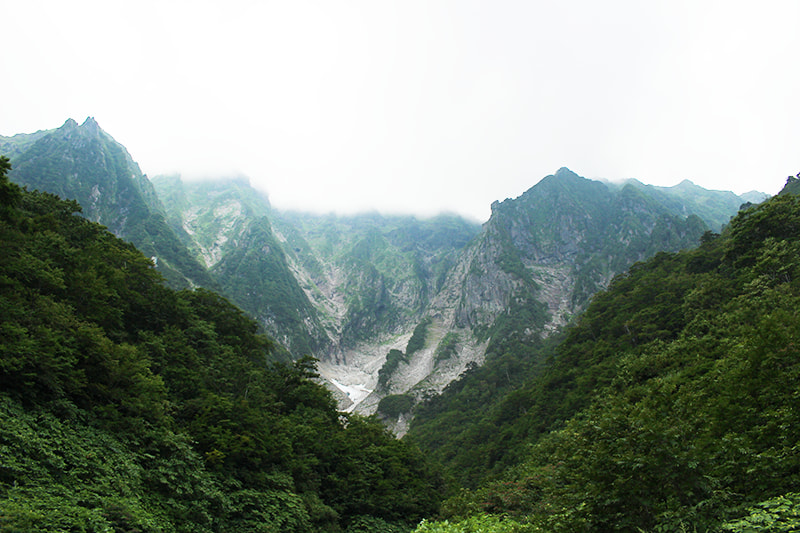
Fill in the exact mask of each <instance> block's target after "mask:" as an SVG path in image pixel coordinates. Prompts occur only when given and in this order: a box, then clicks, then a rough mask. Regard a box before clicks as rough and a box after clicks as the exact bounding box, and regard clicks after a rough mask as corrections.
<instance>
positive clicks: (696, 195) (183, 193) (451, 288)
mask: <svg viewBox="0 0 800 533" xmlns="http://www.w3.org/2000/svg"><path fill="white" fill-rule="evenodd" d="M153 181H154V183H155V186H156V190H158V191H159V194H160V196H161V198H162V201H163V202H164V205H165V206H166V207H167V210H168V213H169V219H170V221H171V223H172V225H173V227H174V228H176V229H178V228H182V229H183V230H184V232H185V233H186V234H187V235H190V236H191V238H192V243H193V244H191V245H192V246H193V247H194V249H195V250H198V251H199V253H200V254H201V255H202V257H203V258H205V260H206V261H207V263H206V264H207V266H209V267H210V268H211V269H212V272H214V273H215V274H216V275H217V277H218V279H220V280H221V281H220V283H221V284H222V285H223V290H224V291H225V294H227V295H229V296H230V297H231V298H232V299H233V300H234V301H235V302H237V303H238V304H239V305H241V306H242V307H243V308H244V309H246V310H247V311H248V312H250V313H251V315H252V316H256V317H259V321H260V322H261V323H263V324H266V325H267V327H268V331H270V332H271V333H272V334H273V335H275V336H276V337H278V338H279V339H284V341H285V342H286V343H287V344H288V345H290V346H293V347H294V348H292V350H293V352H295V351H296V349H297V347H300V348H301V349H307V350H309V351H310V353H313V354H314V355H315V356H316V357H318V358H319V359H320V360H321V361H320V364H319V368H320V373H321V374H322V376H323V377H325V378H326V379H327V380H328V381H329V382H330V383H331V384H333V385H334V387H333V388H334V390H337V391H338V392H339V398H340V402H341V405H342V407H347V408H350V409H356V410H358V411H359V412H365V413H371V412H375V410H377V409H378V407H379V404H380V402H381V400H382V399H383V398H386V397H387V396H388V397H393V396H397V395H401V396H403V395H405V396H406V397H407V398H409V399H410V400H411V402H412V405H413V403H416V402H418V401H420V400H422V399H424V398H426V397H428V396H430V395H431V394H438V393H439V392H441V391H442V390H443V389H444V387H445V386H447V384H448V383H450V382H452V381H453V380H454V379H456V378H457V377H458V376H459V375H461V374H462V373H463V372H464V371H465V370H467V369H468V368H470V366H471V365H481V364H483V363H484V362H485V361H486V360H487V358H489V359H491V358H492V357H494V356H498V357H499V356H501V355H502V354H503V353H505V352H508V351H509V350H518V349H520V347H522V346H524V347H525V348H524V349H525V350H529V349H533V348H532V347H535V346H539V345H540V343H541V341H542V339H544V338H546V337H548V336H549V335H551V334H552V333H553V332H555V331H557V330H558V328H560V327H562V326H564V325H565V324H567V323H569V321H570V320H572V318H573V317H574V316H576V315H578V314H579V313H580V312H581V311H582V310H583V309H584V307H585V306H586V304H587V302H588V301H589V299H590V298H591V296H592V295H593V294H595V293H596V292H597V291H598V290H601V289H603V288H605V287H606V286H607V284H608V283H609V282H610V280H611V279H613V277H614V276H615V275H617V274H619V273H621V272H623V271H625V269H627V268H628V267H629V266H630V265H632V264H633V263H635V262H636V261H641V260H644V259H646V258H648V257H651V256H653V255H655V254H656V253H658V252H661V251H677V250H679V249H683V248H688V247H692V246H694V245H696V243H697V242H698V241H699V239H700V237H701V236H702V235H703V234H704V233H705V232H706V231H707V230H708V229H709V224H707V223H706V222H704V218H703V217H705V220H708V221H709V222H710V223H711V224H714V225H715V227H718V226H720V225H721V224H722V222H721V220H723V219H725V220H727V219H729V218H730V216H732V215H733V214H735V212H736V210H737V209H738V207H739V206H740V205H742V204H743V203H745V202H744V201H742V200H741V199H740V198H739V199H736V198H738V197H736V196H735V195H732V193H727V192H716V191H705V190H704V189H700V188H699V187H696V186H695V185H693V184H691V183H689V182H684V183H683V184H681V185H680V186H677V187H675V188H654V187H650V186H645V185H643V184H641V183H638V182H628V183H624V184H621V185H612V184H605V183H601V182H598V181H592V180H587V179H585V178H582V177H580V176H578V175H576V174H575V173H573V172H571V171H570V170H568V169H560V170H559V171H558V172H556V173H555V174H554V175H552V176H548V177H545V178H544V179H543V180H541V181H540V182H539V183H538V184H536V185H535V186H534V187H532V188H531V189H530V190H528V191H526V192H525V193H524V194H523V195H522V196H520V197H519V198H516V199H507V200H505V201H503V202H496V203H495V204H493V206H492V216H491V218H490V219H489V221H487V222H486V223H485V224H484V225H483V226H482V227H479V226H478V225H476V224H473V223H471V222H468V221H466V220H464V219H462V218H460V217H458V216H455V215H442V216H439V217H435V218H431V219H425V220H419V219H417V218H415V217H402V216H384V215H380V214H377V213H372V214H362V215H356V216H349V217H344V216H336V215H314V214H309V213H299V212H280V211H277V210H274V209H272V208H271V207H270V206H269V203H268V201H267V200H266V198H265V197H264V196H263V195H262V194H261V193H258V192H257V191H255V190H254V189H252V187H251V186H250V185H249V183H248V182H247V181H246V180H243V179H238V180H219V181H216V182H195V183H192V182H188V183H182V182H181V181H180V179H179V178H176V177H164V178H162V177H156V178H154V180H153ZM731 197H733V198H734V200H732V199H731ZM691 210H696V211H697V213H698V214H694V212H692V211H691ZM726 217H727V218H726ZM257 220H258V221H260V222H258V223H256V221H257ZM258 250H261V251H262V252H259V251H258ZM266 250H268V251H269V252H270V254H272V255H271V256H270V255H268V254H265V253H263V251H266ZM287 273H291V279H290V276H289V275H288V274H287ZM266 280H269V281H268V282H267V281H266ZM281 280H282V281H281ZM298 288H299V289H302V290H301V291H300V290H298ZM278 294H280V295H281V301H282V302H285V306H284V307H283V308H282V309H276V308H275V303H274V302H275V301H276V299H275V298H274V297H273V296H272V295H278ZM260 295H269V296H264V302H261V301H260V298H261V296H260ZM266 301H270V302H273V303H272V304H270V305H271V308H268V307H267V306H266V304H265V302H266ZM278 317H281V318H278ZM269 328H272V329H269ZM415 331H416V332H417V341H416V342H417V344H418V345H419V347H418V348H417V349H415V350H413V352H411V353H409V349H408V348H409V346H408V345H409V342H410V341H411V339H412V337H414V334H415ZM292 339H295V340H294V341H293V340H292ZM390 354H393V355H390ZM398 354H399V355H398ZM404 401H406V400H404ZM395 418H399V419H403V420H405V421H401V422H400V424H399V425H394V426H393V428H394V429H395V430H396V431H398V432H399V433H402V432H403V431H404V430H405V424H406V423H407V419H408V417H407V416H406V415H401V416H399V417H395ZM387 422H389V423H393V422H391V421H388V420H387ZM395 422H396V421H395Z"/></svg>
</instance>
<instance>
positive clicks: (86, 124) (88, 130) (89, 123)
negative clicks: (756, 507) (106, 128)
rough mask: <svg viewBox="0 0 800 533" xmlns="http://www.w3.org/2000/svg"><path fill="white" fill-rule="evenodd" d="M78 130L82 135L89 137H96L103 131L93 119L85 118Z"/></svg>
mask: <svg viewBox="0 0 800 533" xmlns="http://www.w3.org/2000/svg"><path fill="white" fill-rule="evenodd" d="M80 129H81V131H82V132H83V133H84V134H86V135H90V136H97V135H99V134H100V132H102V131H103V130H102V129H101V128H100V125H99V124H98V123H97V121H96V120H95V119H94V117H86V120H84V121H83V124H81V128H80Z"/></svg>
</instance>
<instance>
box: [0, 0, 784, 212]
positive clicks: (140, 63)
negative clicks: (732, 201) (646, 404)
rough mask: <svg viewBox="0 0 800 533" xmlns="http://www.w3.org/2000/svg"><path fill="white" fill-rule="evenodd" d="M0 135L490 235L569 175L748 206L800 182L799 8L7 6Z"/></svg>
mask: <svg viewBox="0 0 800 533" xmlns="http://www.w3.org/2000/svg"><path fill="white" fill-rule="evenodd" d="M3 4H4V5H3V9H2V13H3V29H2V31H0V46H1V47H2V53H0V68H2V75H1V77H0V80H2V81H1V82H0V135H13V134H15V133H23V132H24V133H30V132H34V131H36V130H39V129H51V128H55V127H59V126H61V124H63V122H64V121H65V120H66V119H67V118H73V119H75V120H77V121H78V122H79V123H80V122H83V120H84V119H85V118H86V117H87V116H93V117H95V119H96V120H97V121H98V123H99V124H100V126H101V127H102V128H103V129H104V130H106V131H107V132H108V133H109V134H111V135H112V136H113V137H114V138H115V139H116V140H117V141H119V142H120V143H122V144H124V145H125V146H126V147H127V148H128V150H129V151H130V153H131V155H132V156H133V158H134V159H135V160H136V161H137V162H138V163H139V165H140V166H141V168H142V170H143V171H144V172H145V173H146V174H148V175H149V176H151V177H152V176H155V175H158V174H161V173H168V172H175V171H180V172H181V173H183V174H184V175H189V176H198V175H210V176H214V175H221V174H231V173H243V174H245V175H247V176H248V177H250V179H251V181H252V182H253V184H254V185H256V186H258V187H259V188H261V189H263V190H265V191H266V192H267V193H268V194H269V196H270V199H271V201H272V203H273V204H274V205H276V206H277V207H279V208H302V209H306V210H316V211H323V212H326V211H338V212H343V213H344V212H353V211H355V210H366V209H378V210H380V211H384V212H413V213H418V214H431V213H433V212H437V211H440V210H449V211H455V212H458V213H461V214H465V215H468V216H472V217H473V218H476V219H478V220H480V221H483V220H486V219H487V218H488V216H489V212H490V211H489V206H490V204H491V202H492V201H494V200H503V199H505V198H509V197H511V198H513V197H516V196H519V195H520V194H522V193H523V192H524V191H525V190H527V189H528V188H530V187H531V186H533V185H534V184H535V183H536V182H538V181H539V180H540V179H541V178H542V177H544V176H546V175H548V174H552V173H553V172H555V171H556V170H557V169H558V168H560V167H562V166H566V167H569V168H570V169H572V170H573V171H575V172H577V173H578V174H580V175H582V176H585V177H587V178H605V179H615V180H617V179H624V178H637V179H639V180H641V181H644V182H646V183H653V184H658V185H674V184H677V183H678V182H680V181H681V180H683V179H690V180H692V181H694V182H695V183H697V184H699V185H702V186H704V187H707V188H711V189H724V190H733V191H734V192H737V193H743V192H746V191H749V190H753V189H757V190H761V191H764V192H767V193H770V194H774V193H776V192H778V190H780V188H781V187H782V186H783V184H784V183H785V181H786V176H787V175H789V174H792V175H794V174H795V173H797V172H798V171H800V120H798V119H799V118H800V2H798V1H797V0H787V1H770V0H762V1H759V2H755V1H747V2H745V1H738V0H727V1H718V2H717V1H702V0H693V1H681V0H669V1H663V2H662V1H640V0H631V1H603V2H600V1H594V0H591V1H589V0H587V1H558V2H556V1H548V2H545V1H534V0H529V1H522V0H514V1H510V0H506V1H504V0H491V1H488V0H487V1H468V0H442V1H437V0H427V1H415V0H402V1H396V2H390V1H381V0H363V1H335V0H319V1H298V0H284V1H275V2H272V1H256V0H252V1H245V0H226V1H224V2H222V1H217V2H203V1H185V2H184V1H169V0H159V1H149V0H137V1H118V0H117V1H115V0H99V1H81V0H71V1H69V2H66V1H61V0H57V1H49V2H48V1H37V0H25V1H18V2H4V3H3Z"/></svg>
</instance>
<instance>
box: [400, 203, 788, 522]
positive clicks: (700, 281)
mask: <svg viewBox="0 0 800 533" xmlns="http://www.w3.org/2000/svg"><path fill="white" fill-rule="evenodd" d="M798 237H800V198H798V197H797V196H795V195H793V194H782V195H779V196H777V197H775V198H773V199H771V200H769V201H768V202H765V203H764V204H761V205H759V206H755V207H749V208H747V209H746V210H744V211H742V212H741V213H740V214H739V215H738V216H737V217H736V218H734V219H733V220H732V221H731V223H730V224H729V225H728V226H727V227H726V228H725V229H724V231H723V232H722V234H721V235H718V234H714V233H711V232H709V233H707V234H706V235H705V236H704V237H703V239H702V243H701V245H700V246H699V247H698V248H697V249H694V250H691V251H684V252H680V253H676V254H666V253H661V254H658V255H656V256H655V257H654V258H653V259H651V260H649V261H647V262H644V263H637V264H636V265H634V267H633V268H631V269H630V270H629V272H627V273H626V274H624V275H621V276H618V277H617V278H616V279H615V280H614V281H613V282H612V284H611V286H610V287H609V289H608V290H607V291H605V292H602V293H600V294H598V295H597V296H595V298H594V299H593V301H592V303H591V305H590V306H589V307H588V309H587V310H586V311H585V312H584V313H583V314H582V315H581V317H580V318H579V319H578V320H577V321H576V323H575V324H574V326H572V327H571V328H569V329H568V330H567V331H566V332H565V333H564V338H563V339H561V340H560V342H557V343H552V344H543V345H542V346H541V348H540V349H539V350H537V349H534V348H533V347H529V348H528V349H527V350H523V351H522V352H520V353H517V354H515V353H513V350H510V351H507V352H505V353H503V354H500V355H496V356H495V357H494V358H492V359H489V360H488V361H487V364H486V365H485V366H484V367H482V368H480V369H473V370H471V371H470V372H468V373H467V375H465V376H464V377H462V379H461V380H459V381H457V382H454V383H453V384H451V385H450V387H449V388H448V390H446V391H445V394H443V395H442V396H440V397H438V398H434V399H431V400H430V401H429V402H428V403H427V404H425V405H423V406H422V407H421V408H419V409H418V410H417V418H416V419H415V421H414V423H413V424H412V428H411V430H410V431H409V434H408V438H409V439H410V440H413V441H415V442H417V443H418V444H419V445H420V446H421V447H422V448H423V449H424V450H426V451H427V452H428V453H430V454H431V456H432V457H434V458H435V459H437V460H439V461H441V462H442V463H443V464H444V468H445V471H446V474H447V476H448V478H449V479H450V480H451V483H452V485H453V487H455V488H456V490H453V492H452V493H451V497H450V499H449V500H448V501H447V502H445V504H444V506H443V512H442V518H446V519H447V521H443V522H438V523H431V522H428V523H426V524H423V525H422V526H420V528H419V529H418V531H419V532H423V531H424V532H437V533H439V532H441V533H444V532H456V531H490V532H491V531H497V532H500V531H632V532H635V531H720V530H727V531H742V532H743V531H796V530H798V528H800V494H798V493H799V492H800V416H799V415H800V393H798V390H800V389H798V383H800V357H799V356H800V351H799V348H798V347H799V346H800V320H799V319H798V310H800V261H799V260H798V258H799V257H800V239H798ZM515 365H516V366H515ZM515 372H519V373H522V374H525V375H526V376H527V377H526V378H523V379H522V380H521V383H516V381H519V378H517V379H515V375H514V373H515ZM470 415H471V417H472V418H471V419H470V418H469V417H470ZM457 487H469V488H465V489H462V490H460V491H459V490H457Z"/></svg>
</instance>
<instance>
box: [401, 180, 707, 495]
mask: <svg viewBox="0 0 800 533" xmlns="http://www.w3.org/2000/svg"><path fill="white" fill-rule="evenodd" d="M706 229H707V226H706V225H705V224H704V223H703V221H702V220H701V219H700V218H699V217H698V216H696V215H690V216H688V217H684V216H680V215H677V214H674V213H672V212H671V211H670V209H669V208H667V207H666V206H665V205H664V204H663V203H662V202H661V201H659V200H658V199H657V198H654V197H653V196H651V195H650V194H649V193H648V191H647V190H643V189H642V188H641V187H638V186H634V185H632V184H626V185H624V186H610V185H607V184H604V183H601V182H598V181H592V180H587V179H585V178H581V177H579V176H577V175H576V174H574V173H573V172H571V171H569V170H567V169H561V170H559V171H558V172H557V173H556V174H555V175H553V176H548V177H547V178H545V179H543V180H542V181H541V182H540V183H538V184H537V185H535V186H534V187H532V188H531V189H529V190H528V191H527V192H526V193H525V194H523V195H522V196H520V197H519V198H517V199H514V200H506V201H504V202H502V203H497V204H494V205H493V212H492V217H491V219H490V220H489V222H487V223H486V225H485V226H484V231H483V233H482V234H481V236H480V237H479V238H478V239H476V241H475V242H474V243H473V244H472V245H471V246H470V248H469V249H468V250H467V251H466V252H465V253H464V254H463V255H462V259H461V262H460V264H459V265H458V266H457V267H456V268H455V269H453V270H452V271H451V274H450V278H449V279H448V280H447V282H446V283H445V290H443V291H442V293H441V299H439V300H437V301H435V303H434V308H437V307H438V309H437V310H438V312H439V313H441V314H442V315H445V314H446V313H448V310H451V311H450V312H452V313H453V314H454V317H453V322H454V323H455V324H457V325H460V326H462V327H468V328H470V329H471V330H472V331H474V332H475V333H476V334H477V335H478V336H479V337H481V336H482V337H483V338H488V345H487V347H486V359H485V363H484V367H483V368H480V367H477V366H474V365H473V366H471V367H470V368H469V371H468V372H466V373H465V374H464V375H463V376H462V379H461V381H460V382H459V383H453V384H451V386H450V387H449V389H448V390H445V391H444V393H443V394H442V396H441V397H439V398H436V399H432V400H430V401H429V402H428V404H427V406H425V407H423V408H421V409H419V410H417V411H415V417H416V420H415V422H414V424H415V425H416V429H415V426H414V425H412V427H411V430H410V431H411V433H412V434H413V435H415V436H416V438H424V437H423V436H422V435H430V436H431V438H432V439H433V440H435V441H436V442H438V443H439V444H437V445H436V446H437V448H440V449H439V450H438V451H437V453H439V454H440V458H442V459H444V458H445V457H449V456H451V455H452V454H454V457H455V458H456V459H454V460H455V462H454V463H452V464H451V466H452V471H453V473H454V475H457V476H458V477H459V479H460V480H461V481H462V482H463V483H465V484H467V485H470V484H475V483H478V482H479V480H480V479H482V476H483V475H486V474H487V473H488V472H496V471H497V470H498V469H500V470H501V469H502V468H503V466H504V464H505V463H506V461H507V460H509V457H506V456H504V455H503V454H498V453H495V452H490V451H489V450H488V449H486V448H482V447H481V446H479V445H473V444H475V443H480V442H482V441H483V440H485V439H486V438H490V437H488V436H489V435H493V434H494V430H493V428H492V427H491V426H477V425H474V424H473V421H474V420H475V419H476V418H477V419H480V418H482V417H483V416H484V415H485V412H486V410H488V409H489V408H490V407H491V406H493V405H494V404H495V403H496V402H497V401H499V399H500V398H501V397H502V396H503V394H506V393H508V392H509V391H511V390H513V389H515V388H516V387H519V386H520V385H521V384H522V383H524V382H525V381H527V380H529V379H531V378H532V377H533V376H535V375H536V374H537V372H538V371H539V369H540V368H541V362H542V360H543V359H544V358H546V357H547V354H548V353H549V352H548V350H549V349H550V346H551V345H552V341H545V339H546V338H547V337H549V336H550V335H552V334H553V333H554V332H556V331H557V330H558V328H559V327H561V326H563V325H564V324H566V323H567V322H568V321H569V320H571V319H572V317H573V316H575V315H577V314H579V313H580V312H581V311H582V309H583V308H584V307H585V305H586V303H587V301H588V300H589V298H590V297H591V296H592V295H593V294H595V293H596V292H597V291H598V290H601V289H603V288H604V287H605V286H606V285H607V284H608V282H609V281H610V280H611V279H612V278H613V276H614V275H616V274H618V273H620V272H624V271H625V269H627V268H628V267H629V266H630V265H631V264H633V263H634V262H636V261H640V260H643V259H645V258H647V257H651V256H653V255H654V254H656V253H657V252H659V251H665V250H666V251H677V250H680V249H682V248H688V247H692V246H695V245H696V243H697V242H698V240H699V238H700V236H701V235H702V234H703V232H704V231H705V230H706ZM444 413H447V415H446V416H445V415H444ZM442 434H446V435H448V438H446V439H442V438H441V435H442ZM479 449H480V450H482V451H478V450H479Z"/></svg>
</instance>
